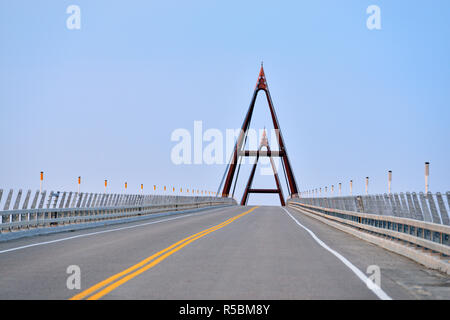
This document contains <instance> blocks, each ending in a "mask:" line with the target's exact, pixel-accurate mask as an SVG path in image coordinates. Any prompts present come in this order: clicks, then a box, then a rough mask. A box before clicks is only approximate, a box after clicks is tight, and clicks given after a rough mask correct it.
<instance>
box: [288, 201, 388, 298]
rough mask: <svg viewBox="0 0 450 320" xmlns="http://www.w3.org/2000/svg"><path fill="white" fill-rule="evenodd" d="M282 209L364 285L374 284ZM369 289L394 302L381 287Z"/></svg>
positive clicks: (379, 296) (373, 286)
mask: <svg viewBox="0 0 450 320" xmlns="http://www.w3.org/2000/svg"><path fill="white" fill-rule="evenodd" d="M282 209H283V210H284V211H286V213H287V214H288V215H289V216H290V217H291V218H292V220H294V221H295V222H296V223H297V224H298V225H299V226H300V227H302V228H303V229H305V230H306V231H307V232H308V233H309V234H310V235H311V237H312V238H313V239H314V240H315V241H316V242H317V243H318V244H320V245H321V246H322V247H323V248H324V249H326V250H327V251H329V252H330V253H332V254H333V255H334V256H336V257H337V258H338V259H339V260H341V262H342V263H343V264H345V265H346V266H347V267H348V268H349V269H350V270H352V271H353V273H354V274H356V276H357V277H358V278H359V279H360V280H361V281H362V282H364V284H367V283H368V281H370V282H372V280H370V279H369V278H368V277H366V275H365V274H364V273H363V272H361V270H359V269H358V268H357V267H355V266H354V265H353V264H352V263H351V262H350V261H348V260H347V259H346V258H345V257H344V256H343V255H341V254H340V253H339V252H337V251H335V250H333V249H331V248H330V247H329V246H327V245H326V244H325V243H324V242H323V241H322V240H320V239H319V238H318V237H317V236H316V235H315V234H314V232H312V231H311V230H309V229H308V228H307V227H305V226H304V225H302V224H301V223H300V222H299V221H298V220H297V219H295V218H294V217H293V216H292V215H291V214H290V212H289V211H287V210H286V208H283V207H282ZM372 283H373V282H372ZM367 288H368V289H370V290H371V291H372V292H373V293H374V294H375V295H376V296H377V297H378V298H380V299H381V300H392V298H391V297H390V296H389V295H387V293H386V292H384V291H383V290H382V289H381V288H380V287H378V286H377V285H375V284H373V285H372V286H370V287H369V286H367Z"/></svg>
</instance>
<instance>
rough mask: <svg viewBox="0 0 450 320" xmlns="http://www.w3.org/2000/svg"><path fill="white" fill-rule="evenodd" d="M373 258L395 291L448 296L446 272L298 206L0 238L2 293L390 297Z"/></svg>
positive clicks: (393, 294) (407, 295)
mask: <svg viewBox="0 0 450 320" xmlns="http://www.w3.org/2000/svg"><path fill="white" fill-rule="evenodd" d="M325 247H328V249H326V248H325ZM331 251H334V252H335V253H338V255H339V256H341V257H342V258H344V259H345V260H346V261H347V263H344V262H343V260H342V259H340V258H338V257H337V256H336V254H333V253H332V252H331ZM72 265H75V266H78V267H79V270H80V279H81V288H80V289H68V287H67V279H68V277H69V276H71V274H68V273H67V268H68V267H69V266H72ZM369 265H377V266H379V267H380V270H381V291H382V293H384V294H385V295H386V296H387V297H390V298H392V299H440V298H444V299H449V298H450V290H449V278H448V277H447V276H445V275H443V274H440V273H438V272H434V271H431V270H428V269H426V268H425V267H422V266H420V265H419V264H417V263H415V262H413V261H411V260H409V259H407V258H404V257H401V256H399V255H396V254H394V253H390V252H388V251H386V250H384V249H381V248H379V247H377V246H375V245H372V244H369V243H366V242H364V241H361V240H359V239H357V238H355V237H353V236H351V235H348V234H346V233H343V232H341V231H339V230H336V229H333V228H332V227H330V226H327V225H324V224H323V223H321V222H319V221H316V220H315V219H312V218H309V217H306V216H304V215H302V214H301V213H300V212H298V211H295V210H292V209H288V212H287V211H286V210H285V209H283V208H280V207H269V206H262V207H253V206H249V207H240V206H233V207H226V208H216V209H211V210H206V211H202V212H196V213H190V214H180V215H176V216H172V217H164V218H156V219H149V220H146V221H140V222H136V223H128V224H122V225H119V226H117V225H115V226H109V227H103V228H95V229H90V230H84V231H76V232H66V233H59V234H53V235H48V236H38V237H32V238H26V239H19V240H14V241H9V242H4V243H0V299H71V298H72V299H380V298H383V296H380V295H379V294H377V293H376V292H374V291H373V290H370V289H369V288H368V287H367V285H366V282H364V281H363V279H361V278H360V277H358V276H357V273H355V272H360V273H362V274H364V275H365V274H366V270H367V267H368V266H369ZM355 269H356V271H355ZM366 276H368V275H366ZM386 296H385V297H386Z"/></svg>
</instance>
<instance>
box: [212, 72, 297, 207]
mask: <svg viewBox="0 0 450 320" xmlns="http://www.w3.org/2000/svg"><path fill="white" fill-rule="evenodd" d="M261 90H262V91H264V92H265V94H266V98H267V103H268V104H269V109H270V114H271V116H272V122H273V127H274V129H275V131H276V132H277V140H278V141H277V142H278V146H279V151H270V149H268V150H267V151H262V150H261V149H260V150H256V151H249V150H243V147H244V145H245V143H244V142H245V137H246V136H247V131H248V129H249V127H250V122H251V119H252V115H253V109H254V107H255V102H256V97H257V96H258V92H259V91H261ZM249 156H256V157H259V156H268V157H281V159H282V165H283V169H284V172H285V175H286V178H287V181H288V193H289V195H290V196H291V198H295V197H298V189H297V183H296V181H295V177H294V172H293V171H292V167H291V164H290V162H289V158H288V154H287V150H286V146H285V144H284V139H283V135H282V134H281V129H280V125H279V123H278V118H277V115H276V113H275V109H274V107H273V103H272V98H271V97H270V92H269V87H268V85H267V81H266V76H265V74H264V68H263V65H262V64H261V70H260V72H259V76H258V81H257V82H256V87H255V90H254V92H253V97H252V100H251V102H250V106H249V108H248V111H247V115H246V116H245V119H244V123H243V124H242V127H241V131H240V133H239V137H238V140H237V141H236V144H235V147H234V150H233V155H232V157H231V161H230V163H229V165H228V167H227V171H226V179H225V183H224V185H223V189H222V197H228V196H229V195H230V190H231V186H232V183H233V179H234V176H235V172H236V167H237V164H238V160H239V159H240V157H249ZM255 165H256V163H255ZM253 173H254V172H253ZM224 177H225V176H224ZM251 178H252V177H251ZM249 182H250V183H251V181H249ZM278 187H279V188H280V189H281V186H278ZM219 188H220V187H219ZM274 190H275V189H253V190H252V189H250V188H248V189H246V191H247V196H248V193H249V192H252V191H254V192H258V193H275V191H274ZM277 193H278V190H277ZM244 196H245V194H244ZM281 196H282V195H281ZM243 201H244V198H243ZM283 202H284V201H282V202H281V203H282V205H284V203H283ZM245 203H246V200H245Z"/></svg>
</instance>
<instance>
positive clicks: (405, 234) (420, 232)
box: [288, 199, 450, 260]
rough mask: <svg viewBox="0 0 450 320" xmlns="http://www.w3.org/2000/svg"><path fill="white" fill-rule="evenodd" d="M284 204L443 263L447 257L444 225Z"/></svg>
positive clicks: (449, 230)
mask: <svg viewBox="0 0 450 320" xmlns="http://www.w3.org/2000/svg"><path fill="white" fill-rule="evenodd" d="M288 205H289V206H291V207H294V208H299V209H301V210H303V211H306V212H309V213H312V214H314V215H316V216H320V217H323V218H326V219H328V220H333V221H336V222H338V223H340V224H343V225H346V226H350V227H352V228H355V229H357V230H360V231H366V232H369V233H371V234H374V235H378V236H382V237H385V238H388V239H391V240H398V241H401V242H403V243H404V244H406V245H412V246H415V247H418V248H422V249H424V250H430V253H437V254H439V255H440V256H441V257H442V258H444V260H448V259H449V258H450V227H449V226H446V225H442V224H436V223H433V222H426V221H418V220H415V219H410V218H402V217H394V216H381V215H376V214H368V213H359V212H353V211H346V210H340V209H334V208H325V207H319V206H315V205H310V204H305V203H301V202H299V199H295V200H293V199H290V200H288Z"/></svg>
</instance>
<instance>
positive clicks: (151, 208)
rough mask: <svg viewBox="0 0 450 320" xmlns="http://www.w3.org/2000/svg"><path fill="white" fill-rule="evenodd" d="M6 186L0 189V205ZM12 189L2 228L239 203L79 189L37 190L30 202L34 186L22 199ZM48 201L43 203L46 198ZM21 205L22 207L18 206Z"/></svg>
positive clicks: (1, 215)
mask: <svg viewBox="0 0 450 320" xmlns="http://www.w3.org/2000/svg"><path fill="white" fill-rule="evenodd" d="M2 194H3V189H0V205H1V204H2V203H1V200H2ZM13 194H14V191H13V190H10V191H9V192H8V195H7V197H6V198H5V201H4V204H3V209H4V210H2V211H0V232H7V231H12V230H18V229H29V228H37V227H48V226H55V225H66V224H72V223H85V222H94V221H100V220H110V219H118V218H124V217H132V216H141V215H147V214H152V213H158V212H164V211H179V210H189V209H195V208H203V207H209V206H218V205H227V204H228V205H232V204H236V202H235V200H234V199H230V198H221V197H190V196H164V195H124V194H96V193H80V194H78V193H76V192H53V191H51V192H50V194H49V195H48V196H46V195H47V192H46V191H43V192H42V193H41V192H39V191H37V192H36V193H35V195H34V197H33V201H32V202H31V204H30V199H31V190H28V192H27V193H26V195H25V197H24V198H23V199H22V195H23V192H22V190H19V191H18V192H17V195H16V198H15V201H14V205H13V206H12V209H9V208H10V207H11V203H12V198H13ZM46 199H47V204H46V206H45V207H44V202H45V200H46ZM19 208H21V209H19Z"/></svg>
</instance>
